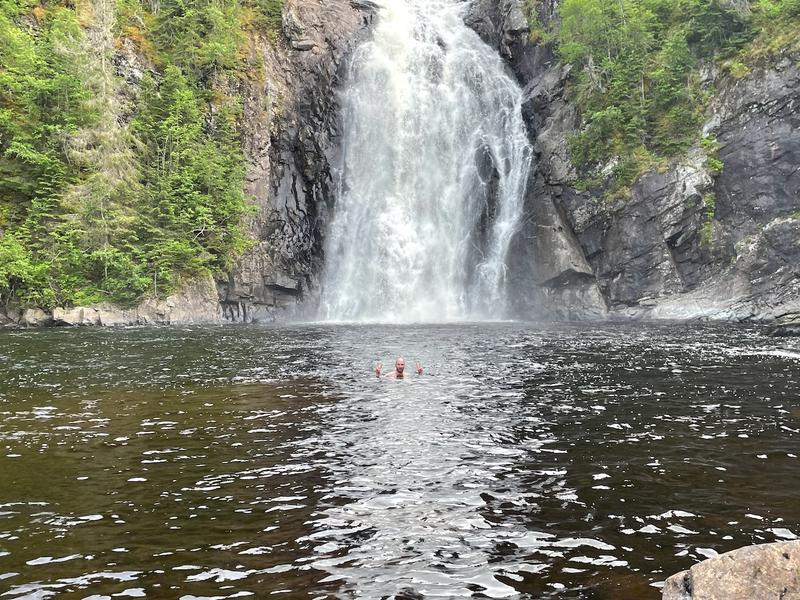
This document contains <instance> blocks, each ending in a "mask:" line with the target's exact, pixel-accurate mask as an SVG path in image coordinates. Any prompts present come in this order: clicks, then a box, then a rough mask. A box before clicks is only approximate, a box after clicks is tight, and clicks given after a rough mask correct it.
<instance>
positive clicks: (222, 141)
mask: <svg viewBox="0 0 800 600" xmlns="http://www.w3.org/2000/svg"><path fill="white" fill-rule="evenodd" d="M142 97H143V109H142V111H141V113H140V114H139V115H138V117H137V119H136V121H135V122H134V131H135V132H136V133H137V134H138V137H139V139H141V140H142V142H143V144H144V148H143V152H142V164H143V165H144V181H143V183H144V194H145V196H146V198H147V201H146V207H145V210H146V211H147V212H146V214H147V216H148V217H149V218H150V223H148V227H147V230H146V232H145V233H146V234H147V238H148V240H149V242H148V245H147V251H146V258H147V260H148V261H149V262H150V264H152V265H154V267H155V270H156V271H157V273H158V274H159V276H160V278H161V279H162V280H163V281H165V282H166V283H169V282H172V277H171V276H170V272H178V273H182V274H191V275H198V274H201V273H204V272H209V271H215V270H217V269H220V268H222V267H224V266H226V261H227V260H228V258H229V257H231V256H233V255H235V254H236V253H237V252H239V251H241V250H242V248H243V247H244V237H243V234H242V232H241V231H240V230H239V228H238V226H237V224H238V223H239V222H240V221H241V218H242V216H243V214H244V212H245V206H246V204H245V198H244V194H243V192H242V188H243V179H244V160H243V156H242V151H241V146H240V144H239V142H238V137H237V134H236V130H235V116H236V114H235V112H233V110H232V109H231V108H230V107H226V106H222V107H217V111H218V112H217V113H216V115H215V119H216V122H215V124H214V127H213V129H212V130H211V131H210V132H208V133H206V131H205V129H204V123H205V117H206V115H205V114H204V113H203V111H202V110H201V106H202V105H201V103H200V102H199V101H198V97H197V93H196V92H195V90H194V89H193V88H192V87H191V86H190V85H189V82H188V80H187V78H186V77H185V76H184V75H183V73H182V72H181V70H180V69H179V68H178V67H176V66H174V65H171V66H169V67H167V69H166V71H165V72H164V78H163V80H162V82H161V84H160V86H158V87H156V84H155V82H154V81H153V80H152V79H151V78H149V77H148V78H146V79H145V81H144V82H143V86H142Z"/></svg>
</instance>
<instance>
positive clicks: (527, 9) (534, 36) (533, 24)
mask: <svg viewBox="0 0 800 600" xmlns="http://www.w3.org/2000/svg"><path fill="white" fill-rule="evenodd" d="M541 5H542V2H541V0H523V3H522V11H523V12H524V13H525V18H526V19H527V21H528V35H529V38H530V40H531V41H532V42H534V43H537V44H544V43H548V42H552V41H553V32H552V31H551V29H550V28H549V27H547V26H546V25H545V24H544V23H543V22H542V19H541V15H540V11H541V8H542V6H541Z"/></svg>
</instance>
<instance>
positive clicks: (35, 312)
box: [19, 308, 53, 327]
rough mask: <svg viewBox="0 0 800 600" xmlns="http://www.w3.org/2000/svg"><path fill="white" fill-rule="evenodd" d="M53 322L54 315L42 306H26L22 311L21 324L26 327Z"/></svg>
mask: <svg viewBox="0 0 800 600" xmlns="http://www.w3.org/2000/svg"><path fill="white" fill-rule="evenodd" d="M52 322H53V317H52V316H51V315H49V314H48V313H46V312H45V311H43V310H42V309H41V308H26V309H25V311H24V312H23V313H22V318H21V319H20V321H19V324H20V325H23V326H25V327H41V326H43V325H50V324H52Z"/></svg>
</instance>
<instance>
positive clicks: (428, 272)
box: [320, 0, 532, 322]
mask: <svg viewBox="0 0 800 600" xmlns="http://www.w3.org/2000/svg"><path fill="white" fill-rule="evenodd" d="M379 5H380V14H379V20H378V23H377V25H376V28H375V30H374V36H373V38H372V39H371V40H370V41H368V42H366V43H364V44H363V45H361V46H360V47H359V48H358V49H357V50H356V52H355V53H354V56H353V57H352V60H351V62H350V66H349V71H348V74H347V78H346V81H345V84H344V86H343V89H342V92H341V94H342V97H341V106H342V127H343V131H342V160H341V164H340V165H339V166H338V169H339V171H338V178H339V181H338V194H337V197H336V204H335V207H334V213H333V217H332V219H331V223H330V227H329V229H328V231H327V235H326V244H325V270H324V272H323V276H322V292H321V305H320V312H321V315H320V316H321V317H322V318H324V319H331V320H347V321H352V320H365V321H372V320H376V321H393V322H394V321H399V322H410V321H449V320H463V319H486V318H502V317H504V316H506V304H507V299H506V287H507V285H506V283H507V273H506V258H507V254H508V250H509V245H510V243H511V240H512V238H513V236H514V235H515V233H517V231H518V230H519V225H520V222H521V219H522V212H523V198H524V195H525V186H526V183H527V178H528V172H529V169H530V164H531V155H532V149H531V146H530V143H529V141H528V137H527V132H526V129H525V124H524V122H523V118H522V113H521V96H522V94H521V90H520V88H519V86H518V84H517V83H516V81H514V79H513V78H512V76H511V75H510V74H509V73H508V72H507V69H506V67H505V65H504V64H503V61H502V59H501V58H500V57H499V56H498V55H497V53H496V52H495V51H494V50H493V49H492V48H490V47H489V46H487V45H486V44H485V43H484V42H483V41H481V39H480V38H479V37H478V35H477V34H476V33H475V32H474V31H472V30H471V29H469V28H468V27H467V26H466V25H465V24H464V19H463V13H464V10H465V9H466V8H467V6H468V5H467V4H466V3H464V2H461V1H459V0H381V1H380V2H379Z"/></svg>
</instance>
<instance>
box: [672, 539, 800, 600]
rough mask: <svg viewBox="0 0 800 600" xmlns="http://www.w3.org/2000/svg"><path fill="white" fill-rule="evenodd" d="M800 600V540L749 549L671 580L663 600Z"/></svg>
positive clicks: (708, 563) (710, 560)
mask: <svg viewBox="0 0 800 600" xmlns="http://www.w3.org/2000/svg"><path fill="white" fill-rule="evenodd" d="M773 599H774V600H800V540H795V541H791V542H778V543H774V544H761V545H758V546H747V547H745V548H739V549H738V550H734V551H732V552H726V553H725V554H720V555H719V556H715V557H714V558H709V559H708V560H704V561H702V562H700V563H698V564H696V565H694V566H693V567H692V568H691V569H689V570H687V571H681V572H680V573H677V574H676V575H673V576H672V577H670V578H669V579H667V581H666V583H665V584H664V589H663V591H662V600H773Z"/></svg>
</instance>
